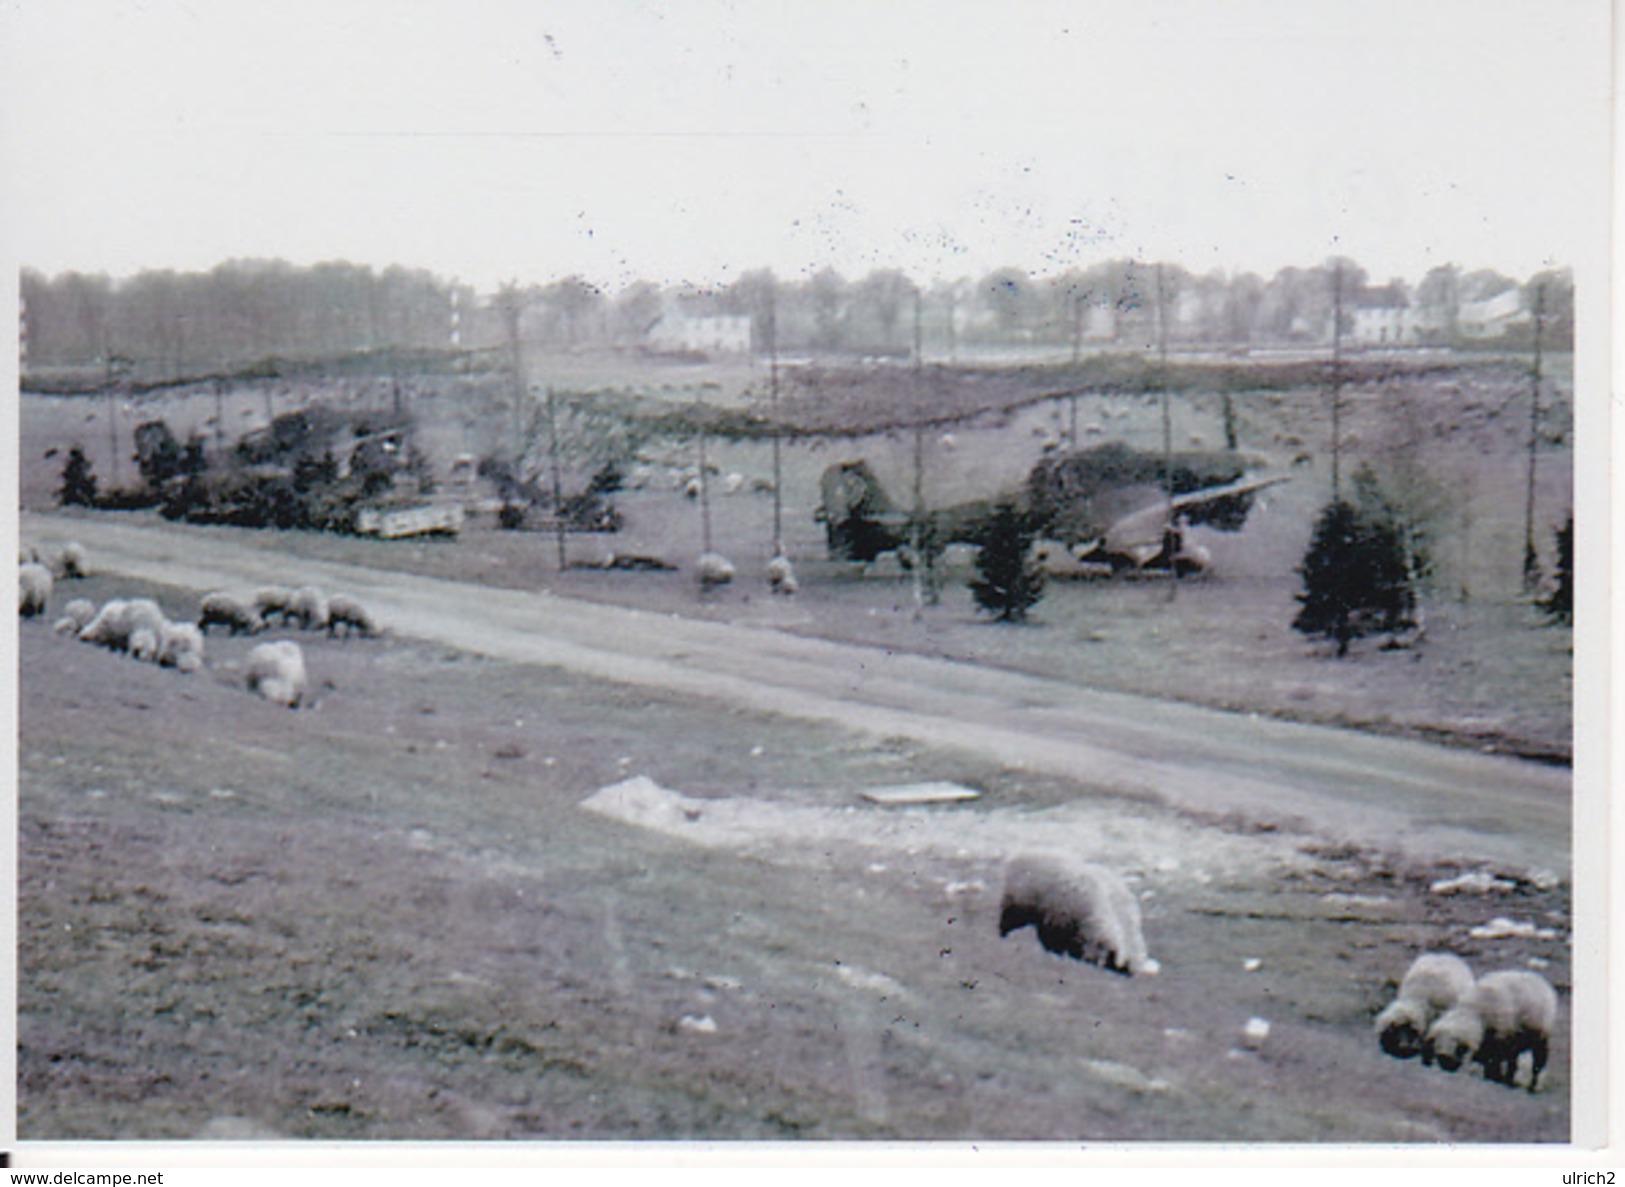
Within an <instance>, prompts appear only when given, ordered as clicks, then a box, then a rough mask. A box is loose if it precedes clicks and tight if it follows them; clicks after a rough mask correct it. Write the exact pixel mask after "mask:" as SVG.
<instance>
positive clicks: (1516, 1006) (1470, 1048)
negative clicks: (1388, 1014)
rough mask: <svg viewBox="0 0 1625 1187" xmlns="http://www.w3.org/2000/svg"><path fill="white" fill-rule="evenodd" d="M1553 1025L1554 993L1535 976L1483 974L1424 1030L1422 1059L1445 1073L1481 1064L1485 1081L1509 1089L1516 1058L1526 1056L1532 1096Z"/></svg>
mask: <svg viewBox="0 0 1625 1187" xmlns="http://www.w3.org/2000/svg"><path fill="white" fill-rule="evenodd" d="M1556 1021H1557V993H1556V991H1555V990H1554V989H1553V988H1552V987H1551V985H1550V983H1548V982H1547V980H1546V978H1544V977H1542V976H1541V975H1540V974H1539V973H1531V972H1528V971H1526V970H1523V969H1511V970H1508V971H1505V972H1499V973H1486V974H1485V975H1484V976H1483V977H1481V978H1479V981H1478V984H1476V985H1474V986H1473V990H1472V992H1471V993H1469V994H1468V995H1467V996H1466V997H1465V998H1464V999H1462V1000H1461V1001H1459V1002H1457V1003H1456V1004H1455V1005H1454V1006H1452V1007H1450V1009H1448V1010H1446V1011H1445V1012H1444V1013H1443V1014H1441V1015H1439V1017H1438V1018H1437V1019H1436V1020H1435V1021H1434V1023H1433V1025H1432V1026H1431V1027H1429V1028H1428V1033H1427V1038H1426V1039H1425V1040H1424V1041H1423V1047H1422V1058H1423V1059H1424V1060H1428V1061H1430V1062H1431V1061H1433V1060H1437V1061H1438V1064H1439V1066H1440V1067H1442V1068H1443V1069H1444V1070H1445V1071H1447V1072H1454V1071H1456V1070H1457V1069H1458V1068H1460V1067H1461V1065H1462V1064H1464V1063H1466V1062H1467V1061H1468V1060H1469V1059H1472V1060H1475V1061H1476V1062H1478V1063H1479V1064H1481V1065H1483V1068H1484V1078H1485V1079H1487V1080H1494V1081H1495V1082H1496V1083H1498V1084H1505V1085H1507V1086H1508V1087H1511V1086H1512V1081H1513V1077H1514V1076H1515V1075H1516V1074H1517V1070H1518V1057H1519V1056H1520V1055H1522V1054H1523V1053H1524V1052H1525V1051H1528V1052H1529V1053H1530V1059H1531V1063H1530V1070H1529V1091H1530V1092H1534V1091H1535V1089H1536V1087H1537V1086H1538V1085H1539V1083H1540V1073H1541V1071H1542V1070H1543V1069H1544V1068H1545V1066H1546V1059H1547V1056H1548V1054H1549V1046H1548V1045H1549V1043H1550V1040H1551V1034H1552V1026H1553V1024H1554V1023H1555V1022H1556Z"/></svg>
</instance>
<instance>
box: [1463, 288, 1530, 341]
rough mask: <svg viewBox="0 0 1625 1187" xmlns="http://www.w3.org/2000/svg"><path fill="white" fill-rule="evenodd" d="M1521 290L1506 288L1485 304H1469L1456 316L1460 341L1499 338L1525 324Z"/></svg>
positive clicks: (1477, 302) (1526, 320)
mask: <svg viewBox="0 0 1625 1187" xmlns="http://www.w3.org/2000/svg"><path fill="white" fill-rule="evenodd" d="M1529 320H1530V314H1529V311H1528V310H1527V309H1525V308H1524V307H1523V290H1521V289H1518V288H1509V289H1507V290H1506V291H1505V292H1503V293H1497V294H1496V295H1495V296H1493V297H1490V298H1489V299H1488V300H1485V301H1470V302H1468V303H1466V304H1464V305H1463V306H1462V307H1461V309H1460V311H1459V312H1458V313H1457V314H1456V329H1457V330H1458V331H1459V332H1460V334H1461V336H1462V337H1463V338H1477V339H1480V340H1483V339H1488V338H1499V337H1501V336H1502V335H1503V334H1505V333H1506V332H1507V331H1508V330H1510V329H1512V328H1513V327H1514V326H1521V325H1524V324H1526V323H1527V322H1529Z"/></svg>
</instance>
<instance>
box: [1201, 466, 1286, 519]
mask: <svg viewBox="0 0 1625 1187" xmlns="http://www.w3.org/2000/svg"><path fill="white" fill-rule="evenodd" d="M1285 481H1287V478H1286V476H1285V475H1279V476H1277V477H1275V478H1238V479H1236V481H1234V482H1227V483H1225V484H1224V485H1223V486H1204V487H1203V488H1202V489H1201V490H1190V491H1186V492H1185V493H1184V494H1182V495H1175V496H1174V500H1173V503H1174V510H1175V511H1182V510H1184V509H1185V508H1186V507H1200V506H1202V505H1203V504H1204V503H1216V502H1218V501H1219V500H1220V499H1230V498H1234V497H1235V496H1236V495H1246V494H1251V493H1252V492H1253V491H1255V490H1263V489H1264V488H1265V487H1268V486H1279V485H1280V484H1281V483H1283V482H1285Z"/></svg>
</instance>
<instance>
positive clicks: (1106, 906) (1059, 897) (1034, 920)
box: [999, 856, 1159, 976]
mask: <svg viewBox="0 0 1625 1187" xmlns="http://www.w3.org/2000/svg"><path fill="white" fill-rule="evenodd" d="M1027 926H1031V927H1032V928H1033V929H1034V930H1035V931H1037V933H1038V940H1039V943H1041V944H1043V945H1044V947H1045V948H1047V949H1048V950H1049V951H1051V952H1058V953H1061V954H1064V955H1066V956H1070V957H1072V958H1073V959H1075V960H1082V961H1086V962H1087V963H1089V964H1096V965H1100V966H1101V967H1102V968H1107V969H1111V970H1112V971H1114V972H1119V973H1123V974H1125V975H1128V974H1132V973H1143V974H1146V975H1148V976H1149V975H1154V974H1155V973H1156V972H1157V970H1158V967H1159V966H1158V964H1157V962H1156V961H1155V960H1153V959H1151V957H1150V956H1149V955H1148V954H1147V952H1146V946H1145V934H1144V932H1143V930H1142V929H1141V921H1140V904H1139V900H1138V899H1136V898H1135V897H1134V894H1133V892H1132V891H1130V890H1129V888H1128V886H1127V885H1126V884H1125V883H1124V882H1123V880H1122V879H1121V878H1120V877H1118V876H1117V875H1116V874H1114V873H1112V872H1111V871H1110V870H1107V869H1104V868H1103V867H1101V866H1097V865H1093V864H1090V863H1088V862H1081V861H1070V860H1068V861H1063V860H1060V859H1056V858H1049V857H1036V856H1020V857H1016V858H1013V859H1011V861H1010V863H1009V864H1008V865H1007V866H1006V867H1005V875H1004V894H1003V897H1002V898H1001V900H1000V902H999V935H1001V936H1007V935H1009V934H1010V933H1011V932H1012V931H1016V930H1018V929H1019V928H1023V927H1027Z"/></svg>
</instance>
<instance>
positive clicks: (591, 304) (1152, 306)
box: [22, 259, 1573, 379]
mask: <svg viewBox="0 0 1625 1187" xmlns="http://www.w3.org/2000/svg"><path fill="white" fill-rule="evenodd" d="M1537 289H1538V290H1539V291H1540V293H1541V297H1542V308H1543V312H1544V320H1545V326H1544V337H1545V341H1546V343H1547V345H1548V348H1549V349H1550V348H1554V347H1555V348H1558V349H1561V348H1563V346H1564V345H1565V344H1567V343H1569V342H1572V333H1573V281H1572V277H1571V276H1570V275H1569V273H1568V272H1567V271H1566V270H1562V271H1550V272H1543V273H1540V274H1538V275H1536V276H1533V277H1530V278H1528V279H1526V280H1523V281H1520V280H1517V279H1515V278H1513V277H1510V276H1506V275H1504V274H1502V273H1499V272H1496V271H1494V270H1492V269H1478V270H1472V271H1469V270H1464V269H1461V268H1459V267H1456V266H1454V265H1443V266H1440V267H1436V268H1434V269H1432V270H1431V271H1429V272H1428V273H1427V274H1426V275H1425V276H1424V277H1422V278H1421V280H1420V281H1419V282H1418V283H1417V284H1416V285H1415V286H1414V287H1412V286H1410V285H1409V284H1407V283H1406V282H1404V281H1402V280H1392V281H1388V282H1386V283H1383V284H1374V283H1372V280H1371V278H1370V277H1369V276H1368V274H1367V273H1366V271H1365V270H1364V269H1363V268H1361V267H1360V266H1359V264H1358V263H1356V262H1355V261H1352V260H1348V259H1330V260H1326V261H1324V262H1322V263H1320V264H1317V265H1314V266H1312V267H1303V268H1300V267H1286V268H1282V269H1280V270H1279V271H1278V272H1277V273H1276V274H1275V275H1274V276H1273V277H1270V278H1268V279H1265V278H1264V277H1262V276H1259V275H1257V274H1255V273H1251V272H1239V273H1238V272H1225V271H1213V272H1208V273H1204V274H1198V273H1194V272H1190V271H1188V270H1186V269H1184V268H1181V267H1179V266H1177V265H1173V264H1152V263H1145V262H1141V261H1135V260H1113V261H1106V262H1102V263H1099V264H1096V265H1094V266H1091V267H1088V268H1081V269H1071V270H1068V271H1064V272H1061V273H1058V274H1055V275H1049V276H1035V275H1033V274H1032V273H1030V272H1027V271H1024V270H1022V269H1020V268H1016V267H1005V268H999V269H995V270H994V271H992V272H990V273H988V274H987V275H985V276H983V277H980V278H974V279H973V278H962V279H958V280H954V281H940V282H937V283H934V284H931V285H929V286H921V285H918V284H916V283H915V282H914V281H913V280H912V279H911V278H910V277H909V276H908V275H906V274H905V273H903V272H902V271H899V270H896V269H877V270H875V271H872V272H870V273H869V274H868V275H866V276H864V277H862V278H860V279H857V280H849V279H847V278H846V277H844V276H842V275H841V274H840V273H838V272H837V271H835V270H834V269H832V268H824V269H821V270H819V271H816V272H813V273H811V274H810V275H806V276H803V277H800V278H795V279H785V278H781V277H778V276H775V275H774V273H773V272H772V271H770V270H768V269H758V270H755V271H751V272H746V273H744V274H742V275H740V276H739V277H738V278H736V279H735V280H733V281H732V282H730V283H728V284H725V285H720V286H715V287H711V288H698V287H694V286H673V285H667V286H661V285H657V284H655V283H653V282H650V281H637V282H635V283H632V284H629V285H627V286H626V287H624V288H622V289H621V290H619V291H617V292H614V293H610V292H606V291H604V290H603V289H601V288H599V287H597V286H595V285H593V284H591V283H589V282H588V281H586V280H585V279H583V278H581V277H579V276H569V277H565V278H563V279H560V280H557V281H554V282H552V283H550V284H546V285H520V284H518V283H513V284H509V285H506V286H504V287H503V288H502V289H501V290H499V291H498V292H497V293H494V294H486V295H481V294H479V293H477V292H476V291H475V290H474V289H473V288H471V287H470V286H467V285H463V284H459V283H457V282H455V281H449V280H446V279H443V278H441V277H438V276H436V275H434V274H432V273H430V272H427V271H423V270H414V269H407V268H403V267H389V268H385V269H383V270H382V271H375V270H374V269H372V268H371V267H368V266H363V265H356V264H350V263H345V262H332V263H323V264H316V265H313V266H308V267H301V266H295V265H292V264H289V263H285V262H283V261H276V260H269V261H268V260H233V261H228V262H226V263H222V264H220V265H218V266H216V267H215V268H212V269H210V270H209V271H207V272H174V271H168V270H165V271H147V272H141V273H139V274H137V275H135V276H133V277H129V278H127V279H121V280H116V281H115V280H112V279H110V278H109V277H107V276H105V275H99V274H98V275H93V274H85V273H80V272H67V273H63V274H60V275H57V276H52V277H47V276H45V275H43V274H41V273H39V272H37V271H34V270H25V271H24V272H23V274H22V297H23V302H24V323H23V334H24V340H25V347H24V350H25V359H24V362H25V366H26V367H28V368H30V369H33V370H39V369H44V368H50V367H82V368H95V367H100V368H102V369H104V370H105V372H106V373H107V377H108V378H112V377H113V376H114V374H115V373H116V372H117V371H119V369H120V368H124V369H127V370H132V371H135V372H139V373H140V374H142V375H143V376H145V377H148V378H156V379H173V378H179V377H183V376H188V375H205V374H211V373H216V372H220V371H232V370H238V369H241V368H243V367H245V366H248V365H251V364H254V363H258V362H261V361H263V360H268V359H278V360H313V359H333V358H341V357H344V356H349V355H354V354H357V353H365V352H376V351H386V350H396V351H399V350H419V351H436V352H442V351H457V350H467V351H492V352H500V351H502V350H503V349H504V348H505V344H506V343H508V342H509V341H510V340H511V335H512V333H513V332H514V331H515V330H517V332H518V334H519V336H520V337H521V338H522V339H523V340H524V341H525V342H526V343H527V344H530V345H535V346H539V347H550V348H558V349H580V348H618V349H637V348H641V347H644V346H646V345H647V344H648V343H649V340H650V332H651V330H652V329H654V327H655V326H656V325H657V324H658V323H660V322H661V321H662V319H666V318H676V319H686V320H689V321H694V320H696V319H702V318H715V317H733V318H748V319H749V332H750V344H751V349H752V350H753V351H755V352H756V353H758V354H765V353H767V352H768V351H769V350H776V351H780V352H784V353H786V354H811V355H858V356H880V357H886V356H895V357H907V356H909V355H910V354H911V353H912V351H913V350H914V349H915V348H916V346H917V345H918V346H919V347H920V348H921V349H922V350H923V351H924V352H925V353H926V354H928V355H930V356H931V357H934V358H937V359H952V358H953V357H955V355H956V354H957V353H958V352H960V351H962V350H972V349H975V348H978V347H999V346H1040V347H1048V348H1051V349H1060V350H1063V351H1064V350H1065V349H1067V348H1068V347H1070V348H1072V349H1073V350H1074V351H1075V352H1076V351H1082V350H1084V349H1091V348H1097V347H1100V346H1110V347H1117V348H1122V349H1138V350H1146V349H1151V348H1154V347H1158V346H1162V345H1173V346H1176V347H1177V346H1188V345H1204V346H1213V347H1220V348H1246V347H1249V346H1253V345H1300V346H1321V345H1324V344H1326V343H1327V342H1329V341H1330V339H1331V337H1332V336H1333V323H1334V321H1336V320H1337V319H1338V317H1339V316H1340V317H1341V323H1340V328H1341V330H1342V332H1343V334H1344V335H1355V333H1356V331H1357V330H1358V329H1359V317H1360V316H1361V315H1360V312H1359V311H1360V310H1362V309H1367V310H1376V309H1383V308H1388V309H1392V308H1395V307H1397V306H1403V307H1404V308H1405V309H1407V310H1408V311H1409V312H1408V315H1407V316H1408V318H1409V321H1408V326H1409V329H1408V330H1407V336H1406V339H1405V341H1406V342H1407V343H1411V344H1437V345H1451V344H1461V343H1463V342H1465V341H1467V340H1469V338H1470V337H1471V336H1472V334H1473V330H1474V327H1472V326H1470V325H1468V324H1467V323H1466V321H1465V312H1464V311H1470V310H1472V309H1474V308H1477V307H1482V306H1483V305H1484V303H1486V302H1492V301H1499V302H1500V304H1501V306H1502V308H1503V310H1504V309H1505V308H1506V307H1507V302H1508V299H1509V298H1510V299H1511V307H1512V308H1515V309H1521V310H1523V311H1525V313H1527V311H1529V310H1531V309H1533V308H1534V305H1535V299H1534V294H1535V292H1536V290H1537ZM1509 327H1510V328H1509V329H1507V330H1506V332H1505V333H1504V334H1501V335H1499V336H1498V338H1497V341H1496V344H1497V345H1502V346H1512V347H1521V346H1524V345H1526V344H1525V343H1524V342H1523V340H1522V339H1523V338H1524V337H1527V336H1528V335H1529V334H1530V333H1531V332H1532V331H1531V329H1530V327H1529V325H1528V318H1527V316H1525V317H1524V318H1523V319H1522V320H1521V321H1520V320H1517V319H1513V320H1512V321H1511V322H1509ZM1480 329H1481V327H1480ZM1349 340H1351V341H1352V340H1353V338H1352V337H1351V338H1350V339H1349Z"/></svg>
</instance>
